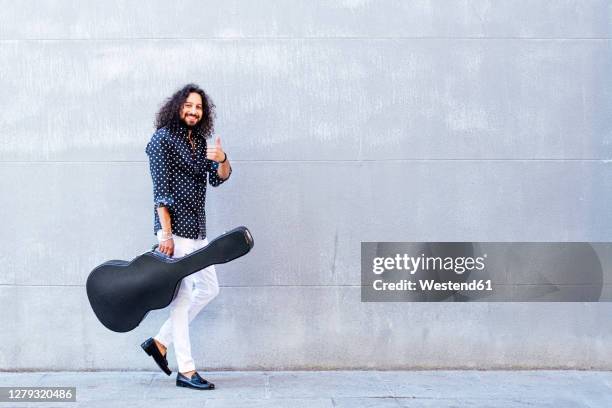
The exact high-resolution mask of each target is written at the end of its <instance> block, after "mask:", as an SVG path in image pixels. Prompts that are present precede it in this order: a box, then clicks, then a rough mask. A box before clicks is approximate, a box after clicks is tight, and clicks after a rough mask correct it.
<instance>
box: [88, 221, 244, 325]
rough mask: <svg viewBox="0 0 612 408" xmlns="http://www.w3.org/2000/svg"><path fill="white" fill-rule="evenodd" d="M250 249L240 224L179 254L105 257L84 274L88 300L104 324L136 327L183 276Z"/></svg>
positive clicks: (169, 297)
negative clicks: (106, 260)
mask: <svg viewBox="0 0 612 408" xmlns="http://www.w3.org/2000/svg"><path fill="white" fill-rule="evenodd" d="M251 248H253V237H252V236H251V233H250V232H249V230H248V229H247V228H246V227H238V228H235V229H233V230H231V231H229V232H226V233H225V234H223V235H221V236H219V237H217V238H215V239H213V240H212V241H210V242H209V243H208V245H206V246H205V247H203V248H200V249H198V250H197V251H194V252H192V253H190V254H189V255H186V256H184V257H182V258H170V257H168V256H166V255H165V254H162V253H161V252H158V251H155V250H152V251H149V252H145V253H144V254H142V255H139V256H137V257H136V258H134V259H132V260H131V261H121V260H116V259H115V260H111V261H108V262H104V263H103V264H101V265H99V266H97V267H96V268H94V270H93V271H91V273H90V274H89V277H88V278H87V284H86V288H87V297H88V299H89V304H90V305H91V308H92V309H93V311H94V313H95V315H96V317H97V318H98V320H100V322H101V323H102V324H103V325H104V326H105V327H106V328H108V329H110V330H112V331H115V332H120V333H123V332H128V331H130V330H133V329H135V328H136V327H138V325H139V324H140V322H141V321H142V320H143V319H144V318H145V317H146V315H147V313H149V312H150V311H151V310H154V309H162V308H164V307H166V306H168V305H169V304H170V303H171V302H172V300H173V299H174V297H175V296H176V293H177V292H178V288H179V285H180V282H181V280H182V279H183V278H184V277H186V276H189V275H191V274H192V273H195V272H197V271H199V270H201V269H204V268H206V267H208V266H210V265H217V264H223V263H227V262H229V261H232V260H234V259H236V258H240V257H241V256H243V255H246V254H247V253H248V252H249V251H250V250H251Z"/></svg>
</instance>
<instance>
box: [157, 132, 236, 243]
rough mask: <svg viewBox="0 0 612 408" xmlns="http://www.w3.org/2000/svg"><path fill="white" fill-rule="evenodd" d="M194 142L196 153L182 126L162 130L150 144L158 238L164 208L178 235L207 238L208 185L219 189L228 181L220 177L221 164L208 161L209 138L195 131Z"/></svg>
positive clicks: (174, 232)
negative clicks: (206, 205) (207, 143)
mask: <svg viewBox="0 0 612 408" xmlns="http://www.w3.org/2000/svg"><path fill="white" fill-rule="evenodd" d="M192 139H194V140H195V143H196V147H195V150H194V149H193V148H192V147H191V143H189V139H188V138H187V127H186V126H185V125H182V124H181V125H174V126H167V127H163V128H161V129H158V130H157V131H156V132H155V133H154V134H153V136H152V137H151V141H150V142H149V143H148V144H147V148H146V152H147V155H148V156H149V167H150V170H151V178H152V179H153V199H154V206H153V213H154V225H153V233H154V234H156V233H157V231H158V230H160V229H161V223H160V222H159V215H158V214H157V207H160V206H164V207H167V208H168V210H169V212H170V218H171V221H172V233H173V234H174V235H178V236H181V237H185V238H192V239H195V238H205V237H206V212H205V211H204V203H205V200H206V185H207V181H208V182H209V183H210V185H211V186H213V187H216V186H218V185H220V184H222V183H223V182H224V181H225V180H226V179H225V180H224V179H222V178H221V177H219V176H218V175H217V169H218V167H219V163H217V162H215V161H212V160H209V159H207V158H206V138H205V137H203V136H202V135H201V134H196V132H195V131H194V132H193V135H192ZM231 172H232V169H231V167H230V174H231ZM228 178H229V177H228Z"/></svg>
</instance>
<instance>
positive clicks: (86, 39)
mask: <svg viewBox="0 0 612 408" xmlns="http://www.w3.org/2000/svg"><path fill="white" fill-rule="evenodd" d="M196 40H206V41H262V40H266V41H322V40H332V41H337V40H348V41H355V40H357V41H385V40H421V41H429V40H433V41H436V40H444V41H455V40H456V41H479V40H494V41H506V40H508V41H516V40H522V41H592V40H595V41H609V40H612V37H444V36H429V37H428V36H420V37H418V36H412V37H411V36H397V37H394V36H388V37H382V36H381V37H366V36H352V37H257V36H253V37H120V38H119V37H101V38H95V37H94V38H14V39H11V38H1V39H0V42H19V41H49V42H59V41H196Z"/></svg>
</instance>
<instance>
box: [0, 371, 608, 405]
mask: <svg viewBox="0 0 612 408" xmlns="http://www.w3.org/2000/svg"><path fill="white" fill-rule="evenodd" d="M202 374H203V376H204V377H205V378H207V379H209V380H211V381H213V382H214V383H215V384H216V385H217V389H216V390H214V391H195V390H189V389H184V388H178V387H176V386H175V385H174V381H175V374H173V376H172V377H166V376H165V375H164V374H163V373H161V372H142V371H138V372H20V373H12V372H3V373H0V386H16V387H18V386H21V387H25V386H74V387H76V388H77V393H76V395H77V402H76V403H74V402H72V403H68V402H64V403H53V402H47V403H25V402H19V403H0V407H9V406H10V407H15V406H17V407H26V406H32V407H36V406H40V407H47V408H49V407H110V406H121V407H148V408H150V407H170V406H180V405H183V406H185V407H187V406H189V407H195V406H197V407H206V408H220V407H224V408H225V407H290V408H301V407H305V408H318V407H321V408H323V407H325V408H332V407H350V408H354V407H382V408H386V407H407V408H408V407H426V408H427V407H432V408H433V407H435V408H450V407H471V408H485V407H486V408H489V407H551V408H553V407H554V408H564V407H571V408H574V407H612V372H604V371H466V370H457V371H270V372H264V371H242V372H236V371H215V372H202Z"/></svg>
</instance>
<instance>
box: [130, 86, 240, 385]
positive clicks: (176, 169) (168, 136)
mask: <svg viewBox="0 0 612 408" xmlns="http://www.w3.org/2000/svg"><path fill="white" fill-rule="evenodd" d="M214 109H215V105H214V104H213V103H212V101H211V100H210V98H209V97H208V95H206V93H205V92H204V91H203V90H202V89H200V88H199V87H198V86H197V85H195V84H188V85H186V86H184V87H183V88H182V89H180V90H179V91H178V92H176V93H175V94H174V95H172V96H171V97H170V98H169V99H168V100H167V101H166V103H165V104H164V105H163V106H162V108H161V109H160V111H159V112H158V113H157V116H156V123H155V127H156V128H157V131H156V132H155V133H154V134H153V137H152V138H151V141H150V142H149V144H148V145H147V148H146V152H147V155H148V156H149V165H150V170H151V177H152V179H153V197H154V203H155V208H154V227H153V229H154V233H155V234H156V235H157V238H158V241H159V247H158V250H159V251H160V252H162V253H164V254H166V255H167V256H174V257H182V256H185V255H187V254H189V253H191V252H193V251H195V250H197V249H199V248H202V247H203V246H205V245H207V244H208V240H207V239H206V213H205V211H204V203H205V199H206V186H207V183H210V185H211V186H213V187H216V186H219V185H220V184H222V183H223V182H224V181H225V180H227V178H228V177H229V176H230V174H231V172H232V168H231V166H230V163H229V160H228V158H227V154H226V153H225V152H224V150H223V148H222V147H221V140H220V138H218V137H217V139H216V140H215V143H214V145H212V146H209V145H208V143H207V141H206V139H207V138H208V137H210V136H211V135H212V133H213V130H214V127H213V120H214V115H215V112H214ZM218 293H219V284H218V282H217V274H216V272H215V268H214V266H210V267H208V268H206V269H203V270H201V271H198V272H196V273H194V274H192V275H190V276H188V277H186V278H184V279H183V280H182V281H181V284H180V287H179V290H178V292H177V294H176V297H175V298H174V300H173V301H172V303H171V304H170V317H169V318H168V320H166V322H165V323H164V324H163V326H162V327H161V329H160V330H159V332H158V333H157V334H156V335H155V336H154V337H152V338H149V339H147V340H146V341H145V342H144V343H143V344H142V348H143V349H144V350H145V351H146V352H147V354H149V355H150V356H152V357H153V359H154V360H155V362H156V363H157V364H158V366H159V367H160V368H161V369H162V370H163V371H164V372H165V373H166V374H167V375H170V374H171V373H172V371H170V369H169V368H168V361H167V359H166V354H167V348H168V346H169V345H170V344H171V343H172V342H174V351H175V354H176V360H177V363H178V371H179V373H178V374H177V377H176V385H177V386H180V387H189V388H194V389H199V390H212V389H214V388H215V386H214V384H212V383H211V382H209V381H206V380H205V379H203V378H202V377H200V375H199V374H198V373H197V371H196V369H195V364H194V362H193V358H192V357H191V344H190V341H189V323H190V322H191V321H192V320H193V319H194V318H195V317H196V316H197V314H198V313H199V312H200V311H201V310H202V309H203V308H204V307H205V306H206V305H207V304H208V303H209V302H210V301H211V300H212V299H213V298H215V296H217V294H218Z"/></svg>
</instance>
